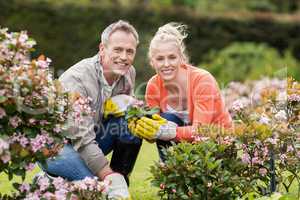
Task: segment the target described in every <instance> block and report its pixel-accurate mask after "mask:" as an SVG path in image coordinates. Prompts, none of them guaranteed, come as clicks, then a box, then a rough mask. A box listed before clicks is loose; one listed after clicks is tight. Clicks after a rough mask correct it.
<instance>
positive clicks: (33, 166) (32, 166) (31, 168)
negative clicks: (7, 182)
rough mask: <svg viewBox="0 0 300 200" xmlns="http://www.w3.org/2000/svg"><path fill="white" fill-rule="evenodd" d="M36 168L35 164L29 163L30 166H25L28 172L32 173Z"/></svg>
mask: <svg viewBox="0 0 300 200" xmlns="http://www.w3.org/2000/svg"><path fill="white" fill-rule="evenodd" d="M34 168H35V164H34V163H29V164H28V165H26V166H25V169H26V171H32V170H33V169H34Z"/></svg>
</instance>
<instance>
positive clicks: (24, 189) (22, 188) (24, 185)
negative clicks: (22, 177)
mask: <svg viewBox="0 0 300 200" xmlns="http://www.w3.org/2000/svg"><path fill="white" fill-rule="evenodd" d="M29 189H30V187H29V184H28V183H22V185H20V187H19V190H20V192H27V191H29Z"/></svg>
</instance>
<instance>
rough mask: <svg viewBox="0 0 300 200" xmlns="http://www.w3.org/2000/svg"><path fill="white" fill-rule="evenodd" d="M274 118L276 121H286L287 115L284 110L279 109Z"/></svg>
mask: <svg viewBox="0 0 300 200" xmlns="http://www.w3.org/2000/svg"><path fill="white" fill-rule="evenodd" d="M275 119H277V120H278V121H286V120H287V115H286V112H285V111H284V110H280V111H279V112H278V113H276V115H275Z"/></svg>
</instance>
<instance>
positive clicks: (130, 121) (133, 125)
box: [128, 117, 155, 143]
mask: <svg viewBox="0 0 300 200" xmlns="http://www.w3.org/2000/svg"><path fill="white" fill-rule="evenodd" d="M137 120H138V118H137V117H133V118H130V119H128V129H129V131H130V132H131V133H132V134H133V135H134V136H136V137H139V138H142V139H146V138H143V137H141V136H139V135H138V134H137V133H136V131H135V128H136V125H137ZM146 140H147V142H149V143H153V142H155V140H148V139H146Z"/></svg>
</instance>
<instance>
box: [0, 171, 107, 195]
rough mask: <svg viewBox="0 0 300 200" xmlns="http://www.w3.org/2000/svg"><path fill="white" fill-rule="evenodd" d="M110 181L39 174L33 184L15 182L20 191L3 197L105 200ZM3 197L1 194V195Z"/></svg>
mask: <svg viewBox="0 0 300 200" xmlns="http://www.w3.org/2000/svg"><path fill="white" fill-rule="evenodd" d="M108 184H109V183H104V182H99V181H98V180H97V178H96V177H95V178H90V177H87V178H85V179H84V180H81V181H74V182H67V181H65V180H64V179H62V178H60V177H58V178H48V177H47V176H45V175H39V176H37V177H35V178H34V180H33V182H32V183H31V184H28V183H22V184H19V183H15V184H14V186H15V187H16V188H17V189H18V191H19V193H14V194H13V195H12V196H10V197H8V196H4V197H3V198H11V199H15V200H19V199H24V200H35V199H37V200H38V199H45V200H66V199H71V200H90V199H97V200H104V199H107V196H106V191H105V190H106V188H107V186H108ZM0 199H1V196H0Z"/></svg>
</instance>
